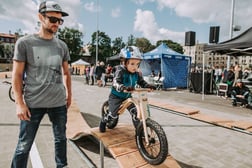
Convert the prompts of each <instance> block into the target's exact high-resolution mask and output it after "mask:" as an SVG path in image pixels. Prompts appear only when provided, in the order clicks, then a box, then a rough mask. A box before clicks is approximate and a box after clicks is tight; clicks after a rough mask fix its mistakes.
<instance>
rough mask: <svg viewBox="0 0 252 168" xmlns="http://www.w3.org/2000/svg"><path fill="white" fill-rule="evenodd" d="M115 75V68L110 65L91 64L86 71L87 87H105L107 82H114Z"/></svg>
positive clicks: (100, 62) (99, 62)
mask: <svg viewBox="0 0 252 168" xmlns="http://www.w3.org/2000/svg"><path fill="white" fill-rule="evenodd" d="M113 74H114V70H113V67H112V66H111V65H110V64H107V65H105V63H104V62H103V61H98V62H97V64H96V65H95V64H93V63H91V64H90V65H89V66H86V67H85V69H84V78H85V82H86V84H87V85H95V84H97V86H99V87H105V86H106V85H107V82H112V78H113V76H114V75H113Z"/></svg>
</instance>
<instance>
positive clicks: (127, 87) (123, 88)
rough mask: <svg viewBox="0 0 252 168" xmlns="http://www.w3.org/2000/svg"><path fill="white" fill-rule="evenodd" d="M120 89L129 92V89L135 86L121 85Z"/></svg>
mask: <svg viewBox="0 0 252 168" xmlns="http://www.w3.org/2000/svg"><path fill="white" fill-rule="evenodd" d="M122 90H123V91H127V92H130V91H133V90H135V88H134V87H132V86H123V87H122Z"/></svg>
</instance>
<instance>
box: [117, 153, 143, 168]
mask: <svg viewBox="0 0 252 168" xmlns="http://www.w3.org/2000/svg"><path fill="white" fill-rule="evenodd" d="M116 161H117V162H118V164H119V166H120V167H121V168H133V167H141V166H143V165H146V164H147V162H146V161H145V160H144V159H143V157H142V156H141V155H140V153H139V152H138V150H137V151H135V152H131V153H128V154H125V155H121V156H119V157H117V158H116Z"/></svg>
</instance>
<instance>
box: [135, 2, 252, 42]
mask: <svg viewBox="0 0 252 168" xmlns="http://www.w3.org/2000/svg"><path fill="white" fill-rule="evenodd" d="M135 2H138V3H139V4H141V5H143V4H144V3H147V2H153V1H151V0H135ZM153 3H156V4H157V8H158V9H159V10H160V11H163V10H170V11H171V12H170V13H171V15H173V16H174V17H178V18H185V19H189V20H191V21H192V22H194V23H195V24H199V25H200V24H205V25H206V26H207V25H213V26H216V25H218V26H220V36H222V38H223V39H224V40H227V39H229V38H230V37H229V29H230V17H231V0H222V1H220V0H204V2H203V1H202V0H180V1H178V0H156V1H155V2H153ZM251 6H252V1H251V0H242V1H236V3H235V9H234V23H233V24H234V25H241V27H242V30H241V31H244V30H246V29H247V28H249V27H251V23H250V22H249V21H248V20H247V19H244V18H251V17H252V10H251V9H250V8H251ZM149 12H150V11H149ZM147 13H148V12H147V11H146V12H145V11H141V10H140V11H139V10H138V11H137V12H136V15H137V16H136V20H135V30H136V31H139V32H142V33H143V35H148V37H149V38H151V37H152V39H153V40H155V39H157V38H158V37H159V36H160V35H161V34H164V32H166V33H168V34H169V37H170V38H169V39H172V38H171V37H173V38H174V39H172V40H175V41H176V40H179V39H180V41H181V40H182V39H181V35H182V34H183V36H184V32H176V31H175V32H174V31H171V30H169V29H168V28H159V27H158V23H156V21H155V18H154V17H155V16H154V14H153V13H152V14H148V15H151V17H152V24H151V23H149V24H148V25H147V24H146V23H145V19H144V18H142V17H144V15H147ZM146 20H148V21H149V22H150V19H146ZM140 23H141V24H144V25H145V26H150V27H151V28H148V27H142V26H141V25H140ZM153 23H154V24H155V25H153ZM189 26H190V25H188V27H189ZM188 27H184V31H188ZM154 29H155V30H154ZM192 31H193V30H192ZM155 32H156V33H157V34H155ZM239 33H240V32H236V34H239ZM150 34H152V35H150ZM168 34H167V35H164V36H163V37H167V36H168Z"/></svg>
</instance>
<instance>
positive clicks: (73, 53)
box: [57, 27, 83, 61]
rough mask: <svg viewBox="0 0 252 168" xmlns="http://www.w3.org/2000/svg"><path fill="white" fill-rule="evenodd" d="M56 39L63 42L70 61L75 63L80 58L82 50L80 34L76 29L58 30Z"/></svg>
mask: <svg viewBox="0 0 252 168" xmlns="http://www.w3.org/2000/svg"><path fill="white" fill-rule="evenodd" d="M57 35H58V38H59V39H61V40H63V41H64V42H65V43H66V44H67V46H68V48H69V53H70V57H71V61H75V60H77V59H79V58H81V56H82V55H81V50H82V45H83V42H82V36H83V34H82V32H80V31H79V30H76V29H72V28H67V27H65V28H64V29H59V31H58V34H57Z"/></svg>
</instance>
